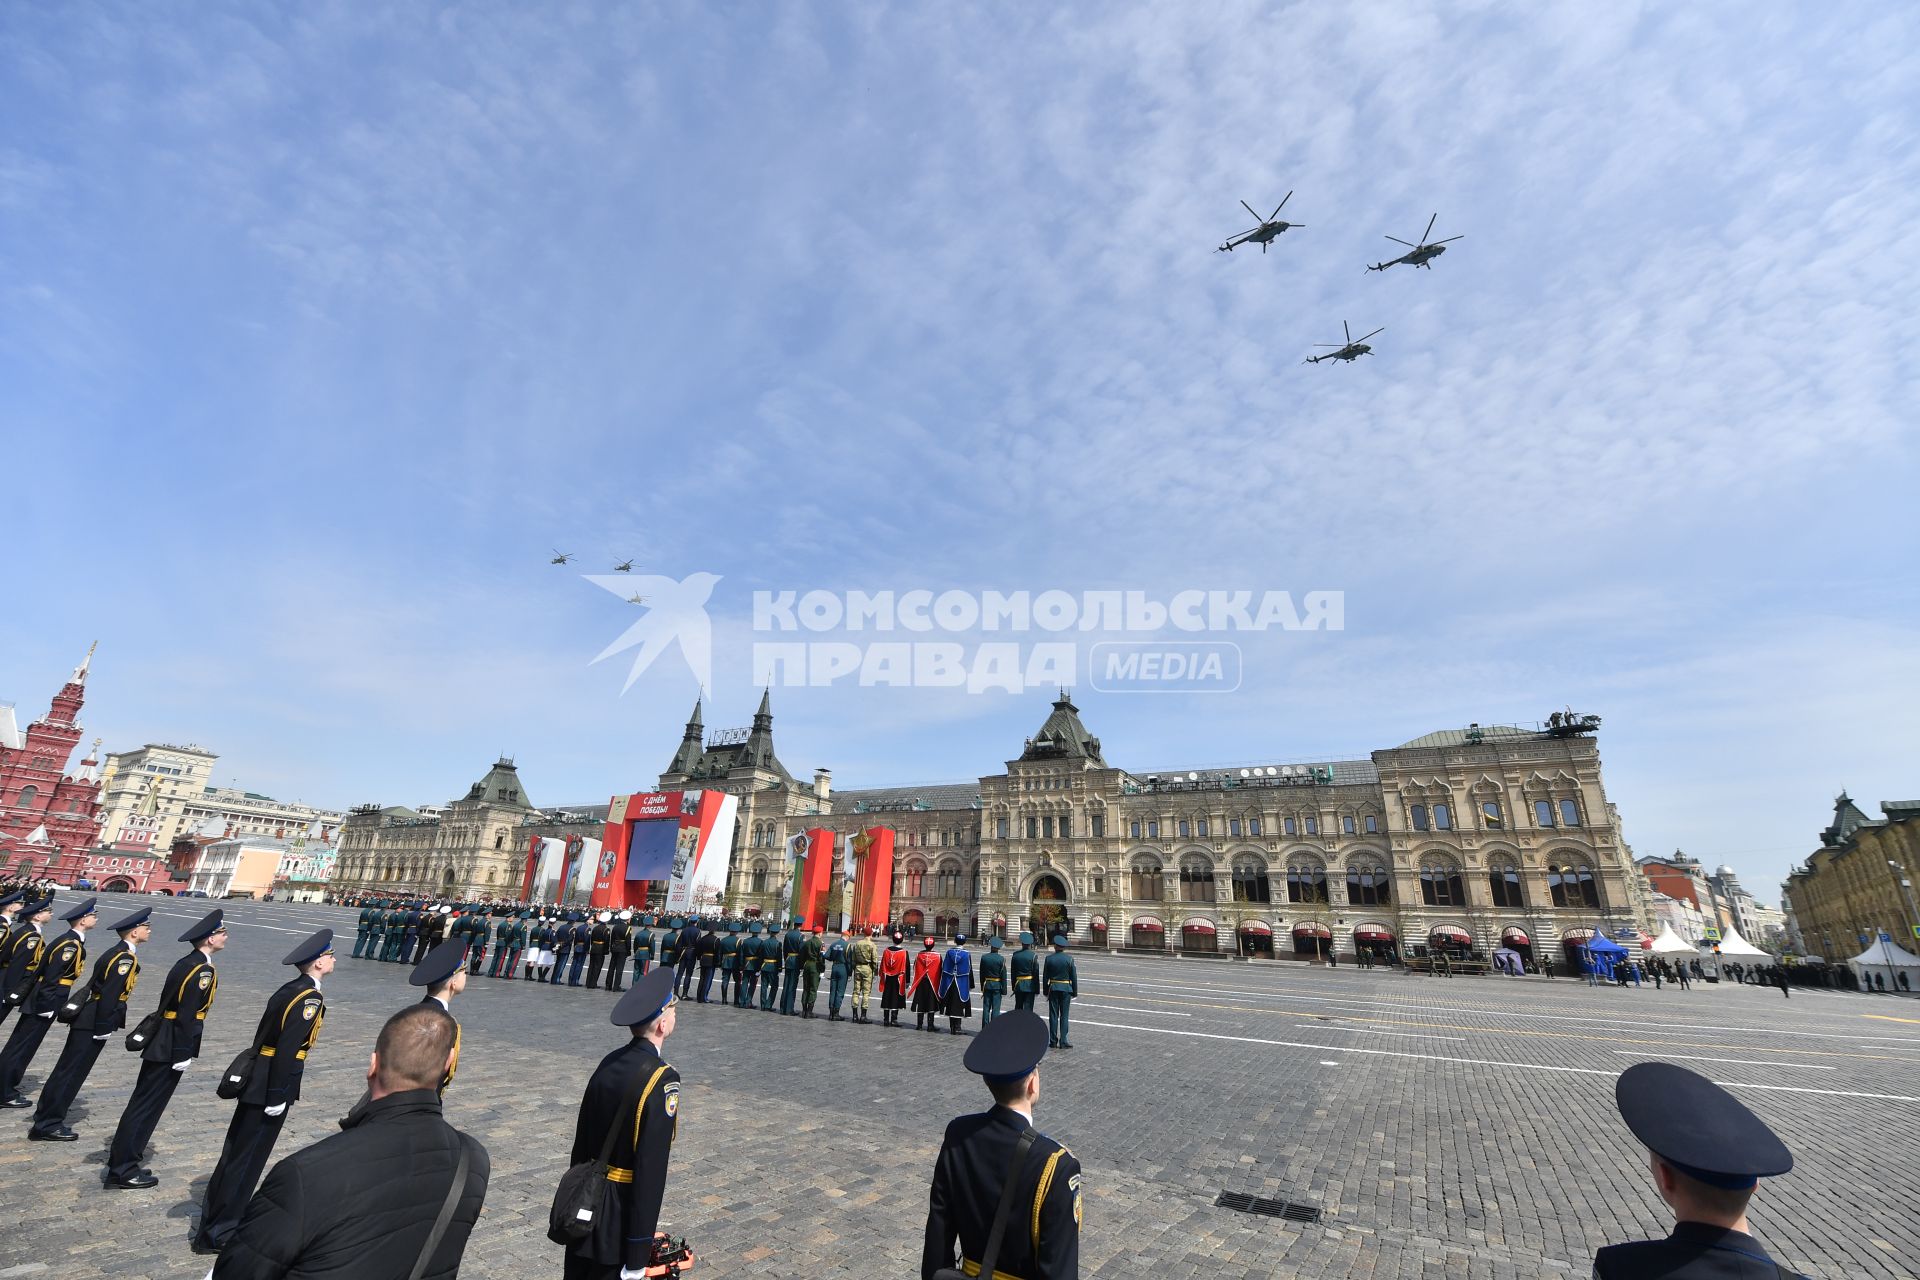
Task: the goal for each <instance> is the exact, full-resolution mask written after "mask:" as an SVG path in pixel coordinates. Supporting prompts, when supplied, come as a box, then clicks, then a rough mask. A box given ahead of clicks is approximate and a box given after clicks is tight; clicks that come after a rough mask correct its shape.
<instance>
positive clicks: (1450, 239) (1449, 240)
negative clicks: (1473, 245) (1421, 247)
mask: <svg viewBox="0 0 1920 1280" xmlns="http://www.w3.org/2000/svg"><path fill="white" fill-rule="evenodd" d="M1466 238H1467V237H1466V236H1465V235H1457V236H1448V237H1447V238H1446V239H1445V240H1435V241H1433V243H1434V244H1452V243H1453V242H1454V241H1455V240H1465V239H1466Z"/></svg>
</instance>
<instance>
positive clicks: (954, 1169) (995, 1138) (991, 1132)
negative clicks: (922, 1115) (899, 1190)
mask: <svg viewBox="0 0 1920 1280" xmlns="http://www.w3.org/2000/svg"><path fill="white" fill-rule="evenodd" d="M1046 1052H1047V1048H1046V1027H1045V1025H1044V1024H1042V1023H1041V1021H1040V1018H1039V1016H1038V1015H1036V1014H1033V1013H1030V1012H1026V1011H1021V1010H1016V1011H1015V1012H1013V1013H1009V1014H1006V1015H1005V1016H1003V1017H999V1018H995V1019H994V1020H993V1024H992V1025H991V1026H989V1027H987V1028H985V1029H983V1030H982V1031H981V1032H980V1034H979V1036H978V1037H977V1038H975V1040H974V1042H973V1043H972V1044H970V1045H968V1046H967V1052H966V1056H965V1057H964V1058H963V1059H962V1061H963V1062H964V1064H965V1065H966V1068H967V1070H969V1071H971V1072H973V1073H974V1074H975V1075H977V1076H980V1077H981V1078H982V1079H983V1080H984V1081H985V1082H986V1086H987V1089H988V1091H989V1092H990V1093H992V1095H993V1102H994V1106H993V1109H992V1110H990V1111H984V1112H981V1113H979V1114H977V1115H967V1116H961V1117H959V1118H958V1119H956V1120H954V1121H953V1122H952V1123H951V1124H949V1125H948V1126H947V1133H946V1137H945V1138H944V1139H943V1140H942V1141H941V1143H940V1155H939V1158H938V1159H936V1160H935V1161H934V1165H933V1186H932V1189H931V1191H930V1193H929V1195H928V1197H927V1229H926V1239H925V1244H924V1245H923V1247H922V1249H921V1252H920V1277H921V1280H933V1274H934V1272H936V1271H938V1270H940V1269H941V1268H943V1267H952V1266H953V1265H954V1261H955V1259H954V1255H955V1251H956V1246H957V1248H958V1253H959V1258H960V1264H959V1265H960V1267H961V1269H962V1270H964V1271H965V1272H966V1273H967V1274H969V1275H991V1276H994V1277H998V1278H1003V1280H1076V1278H1077V1277H1078V1276H1079V1274H1080V1162H1079V1161H1078V1160H1076V1159H1074V1156H1073V1153H1072V1152H1071V1151H1068V1150H1067V1149H1066V1148H1065V1147H1063V1146H1061V1145H1060V1144H1059V1143H1057V1142H1055V1141H1054V1140H1053V1139H1051V1138H1049V1137H1047V1136H1046V1135H1045V1134H1042V1133H1041V1132H1040V1131H1039V1130H1037V1129H1035V1128H1034V1127H1033V1108H1034V1104H1035V1103H1036V1102H1037V1101H1038V1100H1039V1098H1040V1059H1041V1058H1043V1057H1045V1056H1046ZM1009 1170H1012V1171H1013V1178H1014V1183H1013V1202H1012V1204H1011V1206H1010V1213H1009V1216H1008V1222H1007V1229H1006V1230H1005V1232H1004V1234H1003V1235H1002V1236H1001V1239H1000V1249H999V1252H998V1253H997V1254H995V1255H994V1256H993V1257H991V1258H989V1257H986V1256H985V1255H986V1252H987V1242H988V1238H989V1237H990V1236H991V1235H992V1234H993V1222H994V1218H995V1216H996V1215H997V1213H998V1210H999V1208H1000V1201H1001V1198H1002V1191H1003V1190H1004V1188H1005V1187H1006V1180H1007V1174H1008V1171H1009Z"/></svg>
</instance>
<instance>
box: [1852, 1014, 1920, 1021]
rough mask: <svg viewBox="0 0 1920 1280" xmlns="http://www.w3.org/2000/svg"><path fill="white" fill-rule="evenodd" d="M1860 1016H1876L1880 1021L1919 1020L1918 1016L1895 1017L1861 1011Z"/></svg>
mask: <svg viewBox="0 0 1920 1280" xmlns="http://www.w3.org/2000/svg"><path fill="white" fill-rule="evenodd" d="M1860 1016H1861V1017H1863V1018H1877V1019H1879V1020H1880V1021H1881V1022H1920V1018H1896V1017H1893V1016H1892V1015H1890V1014H1885V1013H1863V1014H1861V1015H1860Z"/></svg>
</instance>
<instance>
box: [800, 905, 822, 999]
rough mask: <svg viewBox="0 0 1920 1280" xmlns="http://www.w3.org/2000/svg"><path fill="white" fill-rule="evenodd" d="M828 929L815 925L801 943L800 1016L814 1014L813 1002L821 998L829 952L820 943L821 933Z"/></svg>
mask: <svg viewBox="0 0 1920 1280" xmlns="http://www.w3.org/2000/svg"><path fill="white" fill-rule="evenodd" d="M825 932H826V930H825V929H823V928H821V927H820V926H819V925H815V926H813V932H812V933H809V934H808V935H806V937H805V938H804V939H802V941H801V943H800V1016H801V1017H802V1018H811V1017H812V1016H813V1003H814V1001H816V1000H818V999H819V998H820V971H821V970H822V969H824V968H826V965H827V953H826V950H825V949H824V948H823V947H822V946H821V945H820V935H821V934H823V933H825Z"/></svg>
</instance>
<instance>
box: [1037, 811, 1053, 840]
mask: <svg viewBox="0 0 1920 1280" xmlns="http://www.w3.org/2000/svg"><path fill="white" fill-rule="evenodd" d="M1040 834H1041V835H1043V836H1045V837H1046V838H1047V839H1049V840H1051V839H1053V815H1052V814H1048V815H1047V816H1046V817H1044V818H1042V819H1040Z"/></svg>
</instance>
